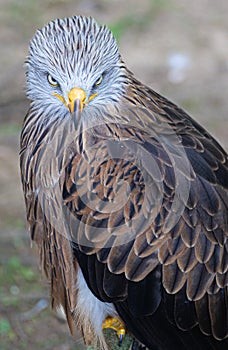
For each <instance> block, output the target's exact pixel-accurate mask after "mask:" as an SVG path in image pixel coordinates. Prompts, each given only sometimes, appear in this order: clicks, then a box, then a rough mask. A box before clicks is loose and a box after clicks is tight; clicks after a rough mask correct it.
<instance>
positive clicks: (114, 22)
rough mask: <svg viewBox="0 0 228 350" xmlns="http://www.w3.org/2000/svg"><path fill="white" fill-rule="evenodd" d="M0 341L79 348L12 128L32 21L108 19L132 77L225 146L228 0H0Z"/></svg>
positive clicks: (22, 100)
mask: <svg viewBox="0 0 228 350" xmlns="http://www.w3.org/2000/svg"><path fill="white" fill-rule="evenodd" d="M0 8H1V10H0V52H1V54H0V194H1V196H0V339H1V340H0V350H8V349H10V350H11V349H14V350H22V349H34V350H38V349H42V350H46V349H52V350H71V349H72V350H73V349H74V350H77V349H81V348H82V346H81V345H80V339H79V340H78V341H77V342H75V341H74V340H73V339H72V338H71V337H70V335H69V331H68V329H67V326H66V324H65V322H64V321H63V320H61V319H60V318H58V317H57V316H56V315H55V314H54V313H53V312H52V311H51V310H50V306H49V304H48V302H49V297H48V285H47V282H46V281H45V278H42V277H41V273H40V270H39V268H38V257H37V254H36V253H37V252H36V249H35V247H33V249H31V247H30V239H29V236H28V234H27V231H26V225H25V211H24V202H23V197H22V191H21V184H20V178H19V157H18V152H19V134H20V130H21V125H22V121H23V118H24V115H25V114H26V111H27V109H28V101H27V100H26V97H25V88H24V87H25V74H24V73H25V71H24V68H23V63H24V60H25V57H26V55H27V52H28V44H29V40H30V38H31V37H32V36H33V34H34V32H35V30H36V29H37V28H41V27H43V25H45V24H46V23H47V22H49V21H50V20H52V19H55V18H57V17H66V16H72V15H77V14H83V15H89V16H93V17H95V18H96V19H97V21H98V22H100V23H106V24H107V25H108V26H109V27H110V28H111V29H112V31H113V33H114V35H115V37H116V39H117V40H118V43H119V46H120V51H121V53H122V57H123V58H124V60H125V62H126V63H127V66H128V67H129V68H130V70H132V71H133V72H134V73H135V75H136V76H137V78H139V79H140V80H142V81H143V82H145V83H146V84H148V85H150V86H151V87H152V88H153V89H155V90H157V91H158V92H160V93H161V94H163V95H165V96H166V97H168V98H169V99H171V100H173V101H175V102H176V103H177V104H179V105H181V106H182V107H183V108H184V109H186V110H187V111H188V112H189V114H191V115H192V116H193V117H194V118H195V119H197V121H198V122H199V123H201V124H203V125H204V127H206V129H207V130H208V131H210V132H211V133H212V134H213V135H214V136H215V137H216V138H217V139H218V140H219V142H220V143H221V144H222V145H223V147H224V148H225V149H226V150H227V149H228V116H227V109H228V21H227V13H228V2H227V0H219V1H214V0H201V1H198V0H192V1H188V0H182V1H179V0H170V1H165V0H140V1H138V0H130V1H122V0H113V1H108V0H94V1H91V0H84V1H81V0H73V1H71V0H46V1H44V0H40V1H35V0H0Z"/></svg>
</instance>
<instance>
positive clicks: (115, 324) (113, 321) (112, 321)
mask: <svg viewBox="0 0 228 350" xmlns="http://www.w3.org/2000/svg"><path fill="white" fill-rule="evenodd" d="M105 328H111V329H114V331H116V334H117V336H118V339H119V343H118V344H119V346H121V344H122V341H123V338H124V336H125V334H126V328H125V325H124V323H123V322H121V321H120V320H119V319H118V318H114V317H107V318H106V319H105V321H104V322H103V324H102V329H105Z"/></svg>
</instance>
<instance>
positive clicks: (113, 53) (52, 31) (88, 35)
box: [26, 16, 127, 114]
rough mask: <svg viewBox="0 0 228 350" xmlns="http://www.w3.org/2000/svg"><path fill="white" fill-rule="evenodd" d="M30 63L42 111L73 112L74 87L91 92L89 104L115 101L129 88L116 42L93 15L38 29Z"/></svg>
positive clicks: (31, 92)
mask: <svg viewBox="0 0 228 350" xmlns="http://www.w3.org/2000/svg"><path fill="white" fill-rule="evenodd" d="M26 63H27V95H28V97H29V98H30V99H31V100H32V101H34V102H33V103H34V104H36V106H37V107H38V108H39V110H40V112H44V113H45V112H50V110H51V111H52V113H53V109H56V111H58V112H61V111H62V112H64V114H66V112H69V109H68V108H69V93H70V91H71V90H72V89H73V88H80V89H82V90H83V91H84V92H85V100H84V101H83V103H84V106H87V105H96V104H108V103H115V102H117V101H119V99H120V97H121V96H122V94H123V92H124V91H125V89H126V83H127V72H126V69H125V65H124V64H123V62H122V60H121V57H120V54H119V51H118V47H117V44H116V41H115V39H114V37H113V35H112V33H111V32H110V30H109V29H108V28H107V27H106V26H103V25H101V26H100V25H98V24H97V23H96V22H95V20H94V19H93V18H91V17H88V18H87V17H82V16H75V17H72V18H65V19H57V20H55V21H52V22H50V23H49V24H47V25H46V26H45V27H44V28H43V29H41V30H38V31H37V32H36V34H35V36H34V38H33V39H32V41H31V43H30V51H29V56H28V59H27V62H26ZM84 106H83V107H84ZM72 108H73V107H72Z"/></svg>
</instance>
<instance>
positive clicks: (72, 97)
mask: <svg viewBox="0 0 228 350" xmlns="http://www.w3.org/2000/svg"><path fill="white" fill-rule="evenodd" d="M85 100H86V93H85V91H84V90H83V89H81V88H73V89H71V90H70V92H69V94H68V101H69V104H68V108H69V110H70V112H71V113H72V114H74V113H80V112H81V111H82V110H83V107H84V105H85Z"/></svg>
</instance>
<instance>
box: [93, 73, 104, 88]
mask: <svg viewBox="0 0 228 350" xmlns="http://www.w3.org/2000/svg"><path fill="white" fill-rule="evenodd" d="M102 80H103V76H102V75H101V76H100V77H99V78H98V79H97V80H96V82H95V84H94V86H98V85H100V84H101V82H102Z"/></svg>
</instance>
